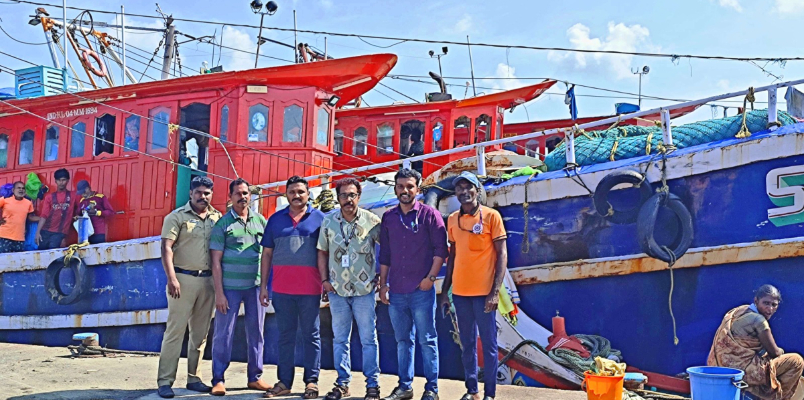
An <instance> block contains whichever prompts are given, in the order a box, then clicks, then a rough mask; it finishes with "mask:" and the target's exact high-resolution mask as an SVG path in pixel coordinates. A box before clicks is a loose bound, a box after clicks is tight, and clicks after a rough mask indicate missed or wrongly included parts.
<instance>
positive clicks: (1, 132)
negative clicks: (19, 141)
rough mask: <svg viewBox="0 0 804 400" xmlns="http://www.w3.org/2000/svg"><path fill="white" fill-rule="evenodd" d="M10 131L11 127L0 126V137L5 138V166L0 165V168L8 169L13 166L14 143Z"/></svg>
mask: <svg viewBox="0 0 804 400" xmlns="http://www.w3.org/2000/svg"><path fill="white" fill-rule="evenodd" d="M11 132H12V131H11V129H8V128H0V138H2V137H3V136H5V138H6V166H5V167H2V166H0V170H10V169H11V168H12V167H13V166H14V162H13V161H14V152H13V151H12V149H13V148H14V147H13V146H12V144H13V143H14V135H13V134H12V133H11Z"/></svg>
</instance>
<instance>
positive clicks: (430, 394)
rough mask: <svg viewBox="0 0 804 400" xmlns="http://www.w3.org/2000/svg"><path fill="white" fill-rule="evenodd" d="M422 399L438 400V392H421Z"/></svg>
mask: <svg viewBox="0 0 804 400" xmlns="http://www.w3.org/2000/svg"><path fill="white" fill-rule="evenodd" d="M422 400H438V393H436V392H434V391H432V390H428V391H425V392H424V394H422Z"/></svg>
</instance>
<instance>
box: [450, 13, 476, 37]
mask: <svg viewBox="0 0 804 400" xmlns="http://www.w3.org/2000/svg"><path fill="white" fill-rule="evenodd" d="M470 29H472V16H471V15H469V14H464V15H463V17H462V18H461V19H459V20H458V22H456V23H455V26H454V27H453V28H452V31H453V32H455V33H466V32H469V30H470Z"/></svg>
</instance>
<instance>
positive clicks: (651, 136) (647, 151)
mask: <svg viewBox="0 0 804 400" xmlns="http://www.w3.org/2000/svg"><path fill="white" fill-rule="evenodd" d="M651 139H653V132H651V133H648V140H646V141H645V142H647V143H645V155H646V156H649V155H650V143H651V142H650V141H651Z"/></svg>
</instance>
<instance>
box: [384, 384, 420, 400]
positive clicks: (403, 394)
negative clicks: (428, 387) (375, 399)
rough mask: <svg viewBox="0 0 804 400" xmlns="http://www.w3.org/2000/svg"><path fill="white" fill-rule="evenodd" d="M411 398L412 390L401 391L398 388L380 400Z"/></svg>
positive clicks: (406, 399)
mask: <svg viewBox="0 0 804 400" xmlns="http://www.w3.org/2000/svg"><path fill="white" fill-rule="evenodd" d="M412 398H413V389H408V390H402V389H400V388H399V386H397V387H395V388H394V390H392V391H391V394H389V395H388V396H386V397H383V399H382V400H411V399H412Z"/></svg>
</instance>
